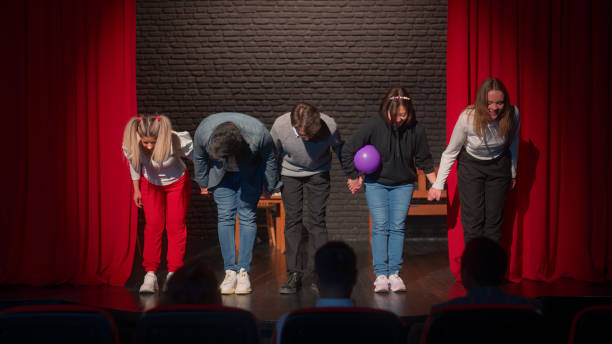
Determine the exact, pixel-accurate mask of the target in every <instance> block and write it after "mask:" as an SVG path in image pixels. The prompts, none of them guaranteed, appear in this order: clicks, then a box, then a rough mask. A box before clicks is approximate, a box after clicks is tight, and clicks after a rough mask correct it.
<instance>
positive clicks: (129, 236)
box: [0, 0, 137, 285]
mask: <svg viewBox="0 0 612 344" xmlns="http://www.w3.org/2000/svg"><path fill="white" fill-rule="evenodd" d="M1 6H2V9H3V10H4V11H3V13H5V21H4V22H3V24H2V26H3V29H4V30H2V31H3V32H5V34H4V35H3V36H2V44H3V46H4V47H5V48H8V49H7V51H8V53H7V54H4V56H3V57H2V59H3V62H4V63H3V67H4V70H5V73H4V75H5V76H6V79H5V80H4V81H5V82H4V84H5V85H3V91H4V92H2V94H3V95H4V96H5V97H6V99H5V101H4V102H3V104H5V105H6V106H7V109H6V112H5V113H4V114H3V119H4V126H5V130H6V131H8V133H7V135H4V136H3V137H2V139H1V140H2V147H4V149H5V150H4V153H5V154H4V163H3V168H2V169H0V171H1V172H0V173H1V175H0V176H1V178H2V181H3V182H4V184H5V186H6V188H4V187H3V189H4V190H3V192H2V196H1V200H2V201H1V202H2V204H1V208H2V210H1V211H2V220H1V221H2V225H1V227H2V228H0V230H1V231H2V237H3V240H2V241H1V242H0V261H1V263H0V264H1V268H0V284H28V285H48V284H58V283H65V282H68V283H74V284H91V285H95V284H110V285H123V284H124V283H125V281H126V280H127V278H128V277H129V275H130V273H131V268H132V264H133V255H134V247H135V242H136V216H137V213H136V210H135V208H134V207H133V206H132V202H131V196H130V190H131V189H130V187H131V186H130V185H131V181H130V178H129V176H128V173H127V167H126V165H125V162H124V161H123V159H122V155H121V150H120V147H121V140H122V131H123V126H124V124H125V123H126V122H127V119H128V118H129V117H130V116H132V115H133V114H134V113H135V112H136V79H135V78H136V75H135V56H136V55H135V54H136V52H135V49H136V42H135V36H136V23H135V21H136V14H135V3H134V1H133V0H108V1H102V0H100V1H78V0H62V1H43V0H32V1H26V2H23V3H18V2H6V3H3V4H2V5H1ZM4 88H5V89H4Z"/></svg>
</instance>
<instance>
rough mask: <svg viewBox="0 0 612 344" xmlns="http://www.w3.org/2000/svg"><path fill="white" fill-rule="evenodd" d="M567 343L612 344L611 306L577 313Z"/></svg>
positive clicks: (597, 307)
mask: <svg viewBox="0 0 612 344" xmlns="http://www.w3.org/2000/svg"><path fill="white" fill-rule="evenodd" d="M569 343H570V344H582V343H612V305H600V306H591V307H587V308H585V309H583V310H581V311H580V312H578V314H576V317H574V321H573V322H572V327H571V330H570V337H569Z"/></svg>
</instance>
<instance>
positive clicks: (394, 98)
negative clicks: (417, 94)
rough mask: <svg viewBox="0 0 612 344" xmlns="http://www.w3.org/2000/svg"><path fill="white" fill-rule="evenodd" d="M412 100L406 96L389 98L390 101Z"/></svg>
mask: <svg viewBox="0 0 612 344" xmlns="http://www.w3.org/2000/svg"><path fill="white" fill-rule="evenodd" d="M400 99H401V100H410V97H406V96H393V97H389V100H400Z"/></svg>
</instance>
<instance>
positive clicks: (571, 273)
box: [447, 0, 612, 282]
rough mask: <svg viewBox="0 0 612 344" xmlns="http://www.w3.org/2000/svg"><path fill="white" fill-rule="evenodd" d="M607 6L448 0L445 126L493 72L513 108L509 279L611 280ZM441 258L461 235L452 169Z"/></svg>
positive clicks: (611, 88)
mask: <svg viewBox="0 0 612 344" xmlns="http://www.w3.org/2000/svg"><path fill="white" fill-rule="evenodd" d="M611 32H612V4H611V3H610V2H608V1H603V0H599V1H586V2H583V1H578V0H562V1H550V2H547V1H527V0H520V1H491V0H460V1H449V4H448V36H447V37H448V50H447V54H448V59H447V71H448V72H447V73H448V74H447V133H448V134H447V136H448V137H450V133H451V131H452V129H453V127H454V125H455V122H456V120H457V118H458V116H459V113H460V112H461V110H462V109H463V108H464V107H465V106H467V105H468V104H470V103H473V101H474V97H475V94H476V90H477V89H478V86H479V84H480V83H481V82H482V81H483V80H484V79H485V78H487V77H489V76H494V77H498V78H500V79H501V80H502V81H503V82H504V84H505V85H506V87H507V88H508V92H509V94H510V99H511V101H512V103H514V104H516V105H517V106H518V107H519V110H520V112H521V133H520V140H521V141H520V145H519V165H518V175H517V187H516V188H515V189H514V190H511V191H510V193H509V195H508V200H507V205H506V209H505V221H504V228H503V234H502V243H503V244H504V245H505V246H506V247H507V248H508V251H509V252H510V269H509V275H508V278H509V279H511V280H513V281H519V280H521V279H522V278H527V279H532V280H539V281H551V280H554V279H557V278H560V277H569V278H574V279H579V280H584V281H593V282H600V281H607V280H610V279H611V278H612V272H611V271H612V269H611V267H612V258H611V257H610V256H611V255H610V252H611V249H612V238H611V236H610V229H611V227H612V224H611V223H612V221H611V219H610V215H608V214H610V212H611V210H612V202H611V196H610V195H611V194H612V185H611V183H610V181H609V176H610V175H612V169H611V163H610V159H609V157H608V154H609V149H608V147H609V142H608V137H607V135H610V132H611V130H612V122H611V120H610V118H609V117H610V114H609V111H610V109H611V108H612V107H611V105H612V101H611V99H612V85H611V80H612V71H611V67H610V61H612V54H611V53H612V51H611V42H612V37H611ZM448 188H449V217H448V227H449V232H448V238H449V259H450V266H451V271H452V272H453V274H454V275H455V276H456V277H459V263H460V256H461V253H462V251H463V247H464V244H463V239H462V238H463V235H462V228H461V221H460V215H459V214H458V213H459V211H458V209H459V201H458V197H457V193H456V189H457V181H456V172H455V169H453V172H452V175H451V176H450V177H449V182H448Z"/></svg>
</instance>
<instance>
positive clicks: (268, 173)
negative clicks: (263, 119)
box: [260, 130, 280, 193]
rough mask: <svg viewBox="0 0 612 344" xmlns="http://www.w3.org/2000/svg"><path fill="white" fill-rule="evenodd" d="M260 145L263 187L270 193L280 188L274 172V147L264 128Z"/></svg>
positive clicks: (275, 167)
mask: <svg viewBox="0 0 612 344" xmlns="http://www.w3.org/2000/svg"><path fill="white" fill-rule="evenodd" d="M260 147H261V148H260V152H261V158H262V161H263V164H264V167H263V168H264V171H263V172H264V181H263V189H264V191H267V192H268V193H272V192H273V191H274V190H276V189H278V188H280V183H279V182H278V176H277V173H276V171H277V165H276V149H275V148H274V142H273V141H272V136H270V133H269V132H268V130H264V133H263V135H262V136H261V141H260Z"/></svg>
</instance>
